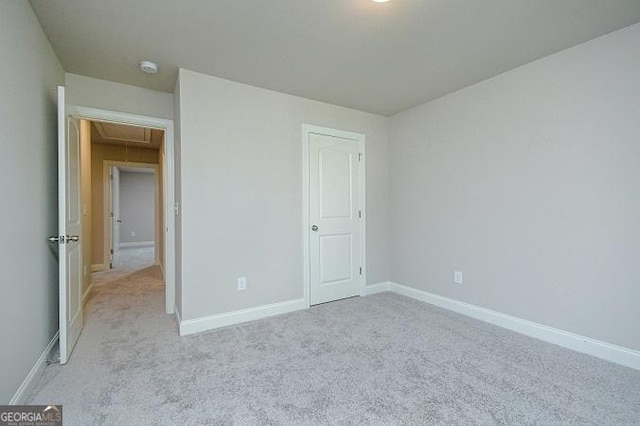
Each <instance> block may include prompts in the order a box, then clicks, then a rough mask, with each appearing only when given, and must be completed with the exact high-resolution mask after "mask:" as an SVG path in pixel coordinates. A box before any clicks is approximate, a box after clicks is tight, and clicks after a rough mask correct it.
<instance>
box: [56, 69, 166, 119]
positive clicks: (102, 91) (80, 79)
mask: <svg viewBox="0 0 640 426" xmlns="http://www.w3.org/2000/svg"><path fill="white" fill-rule="evenodd" d="M65 86H66V88H67V98H68V99H67V102H68V103H69V104H71V105H79V106H83V107H90V108H98V109H106V110H110V111H118V112H126V113H129V114H137V115H145V116H149V117H156V118H167V119H172V118H173V95H172V94H171V93H164V92H158V91H155V90H150V89H145V88H142V87H136V86H130V85H128V84H122V83H114V82H112V81H106V80H100V79H97V78H91V77H85V76H81V75H77V74H70V73H66V75H65Z"/></svg>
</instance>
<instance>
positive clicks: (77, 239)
mask: <svg viewBox="0 0 640 426" xmlns="http://www.w3.org/2000/svg"><path fill="white" fill-rule="evenodd" d="M69 241H80V237H79V236H77V235H67V242H69Z"/></svg>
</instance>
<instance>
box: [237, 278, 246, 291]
mask: <svg viewBox="0 0 640 426" xmlns="http://www.w3.org/2000/svg"><path fill="white" fill-rule="evenodd" d="M246 289H247V277H240V278H238V291H244V290H246Z"/></svg>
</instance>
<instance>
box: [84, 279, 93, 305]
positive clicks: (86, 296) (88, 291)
mask: <svg viewBox="0 0 640 426" xmlns="http://www.w3.org/2000/svg"><path fill="white" fill-rule="evenodd" d="M91 290H93V283H89V287H87V289H86V290H85V291H84V293H83V294H82V304H83V305H84V304H85V303H87V299H88V298H89V294H91Z"/></svg>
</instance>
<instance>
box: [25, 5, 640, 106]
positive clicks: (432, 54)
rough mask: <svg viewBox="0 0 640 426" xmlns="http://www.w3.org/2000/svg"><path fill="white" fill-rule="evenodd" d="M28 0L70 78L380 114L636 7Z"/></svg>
mask: <svg viewBox="0 0 640 426" xmlns="http://www.w3.org/2000/svg"><path fill="white" fill-rule="evenodd" d="M30 1H31V5H32V7H33V9H34V11H35V13H36V15H37V17H38V19H39V20H40V23H41V24H42V27H43V28H44V31H45V33H46V34H47V36H48V37H49V39H50V41H51V43H52V45H53V47H54V49H55V51H56V52H57V54H58V56H59V58H60V61H61V62H62V65H63V66H64V68H65V69H66V70H67V71H68V72H71V73H76V74H81V75H86V76H90V77H96V78H102V79H106V80H111V81H117V82H121V83H127V84H133V85H137V86H143V87H148V88H151V89H156V90H162V91H167V92H172V91H173V87H174V83H175V77H176V71H177V67H183V68H187V69H190V70H193V71H199V72H203V73H207V74H211V75H215V76H218V77H222V78H226V79H230V80H235V81H239V82H243V83H247V84H251V85H254V86H259V87H264V88H268V89H273V90H277V91H279V92H285V93H289V94H293V95H299V96H303V97H306V98H311V99H317V100H320V101H325V102H330V103H333V104H337V105H343V106H347V107H351V108H356V109H359V110H363V111H369V112H375V113H379V114H384V115H391V114H394V113H397V112H400V111H402V110H405V109H407V108H410V107H412V106H415V105H418V104H420V103H423V102H426V101H429V100H431V99H435V98H437V97H440V96H442V95H444V94H446V93H450V92H452V91H455V90H457V89H460V88H462V87H465V86H468V85H470V84H473V83H476V82H478V81H481V80H484V79H486V78H488V77H491V76H494V75H496V74H499V73H501V72H504V71H506V70H509V69H512V68H514V67H517V66H519V65H522V64H525V63H527V62H530V61H532V60H535V59H538V58H541V57H543V56H546V55H549V54H551V53H554V52H557V51H559V50H562V49H565V48H567V47H570V46H574V45H576V44H579V43H581V42H584V41H587V40H590V39H593V38H595V37H598V36H600V35H602V34H606V33H608V32H611V31H614V30H616V29H619V28H622V27H625V26H628V25H631V24H634V23H637V22H640V0H391V1H390V2H389V3H374V2H372V1H371V0H269V1H266V0H108V1H105V0H30ZM145 59H148V60H152V61H155V62H157V63H158V65H159V66H160V73H159V74H158V75H156V76H148V75H144V74H142V73H141V72H140V71H139V70H138V68H137V64H138V62H139V61H140V60H145Z"/></svg>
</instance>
